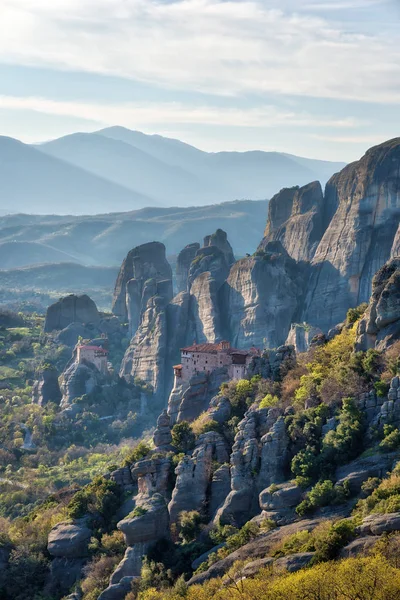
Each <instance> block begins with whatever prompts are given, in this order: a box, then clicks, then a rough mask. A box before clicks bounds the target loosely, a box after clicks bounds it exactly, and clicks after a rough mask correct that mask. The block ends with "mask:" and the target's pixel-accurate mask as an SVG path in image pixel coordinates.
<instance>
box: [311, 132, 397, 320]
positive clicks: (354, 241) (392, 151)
mask: <svg viewBox="0 0 400 600" xmlns="http://www.w3.org/2000/svg"><path fill="white" fill-rule="evenodd" d="M399 165H400V139H399V138H396V139H393V140H390V141H388V142H385V143H384V144H381V145H380V146H376V147H374V148H371V149H370V150H368V152H367V153H366V154H365V156H363V158H361V160H359V161H357V162H355V163H352V164H350V165H348V166H347V167H345V168H344V169H343V170H342V171H341V172H340V173H337V174H336V175H334V176H333V177H332V178H331V179H330V180H329V182H328V183H327V186H326V190H325V200H324V204H325V205H326V209H327V210H328V212H331V211H332V210H334V215H333V217H332V219H331V221H330V223H329V226H328V227H327V229H326V231H325V233H324V235H323V237H322V239H321V242H320V243H319V245H318V248H317V250H316V252H315V255H314V258H313V260H312V273H311V277H310V281H309V284H308V293H307V297H306V302H305V308H304V311H303V317H302V320H304V321H306V322H307V323H311V324H312V325H315V326H317V327H320V328H321V329H322V330H323V331H327V330H328V329H329V328H330V327H332V325H334V324H335V323H339V322H341V321H342V320H343V319H344V317H345V315H346V311H347V310H348V308H349V307H351V306H357V305H358V304H360V303H361V302H368V300H369V297H370V294H371V287H372V279H373V276H374V274H375V273H376V272H377V271H378V269H380V267H382V265H384V264H385V262H386V261H387V260H388V259H389V258H390V256H391V253H392V247H393V244H394V240H395V237H396V233H397V230H398V226H399V218H400V178H399ZM335 207H336V208H335ZM396 239H397V238H396Z"/></svg>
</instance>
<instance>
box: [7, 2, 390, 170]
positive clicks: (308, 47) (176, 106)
mask: <svg viewBox="0 0 400 600" xmlns="http://www.w3.org/2000/svg"><path fill="white" fill-rule="evenodd" d="M399 104H400V0H252V1H246V0H1V1H0V134H3V135H10V136H13V137H17V138H19V139H21V140H23V141H28V142H31V141H40V140H44V139H49V138H53V137H58V136H61V135H64V134H67V133H71V132H73V131H94V130H96V129H99V128H100V127H105V126H108V125H124V126H126V127H129V128H131V129H138V130H141V131H144V132H146V133H160V134H164V135H170V136H172V137H178V138H180V139H182V140H184V141H186V142H188V143H192V144H194V145H196V146H198V147H200V148H202V149H205V150H211V151H216V150H248V149H255V148H259V149H264V150H278V151H285V152H292V153H294V154H300V155H303V156H310V157H314V158H326V159H334V160H335V159H337V160H346V161H348V160H353V159H356V158H358V157H359V156H360V155H362V154H363V153H364V151H365V150H366V149H367V148H368V147H370V146H371V145H374V144H376V143H379V142H381V141H383V140H385V139H389V138H392V137H396V136H398V135H400V119H399Z"/></svg>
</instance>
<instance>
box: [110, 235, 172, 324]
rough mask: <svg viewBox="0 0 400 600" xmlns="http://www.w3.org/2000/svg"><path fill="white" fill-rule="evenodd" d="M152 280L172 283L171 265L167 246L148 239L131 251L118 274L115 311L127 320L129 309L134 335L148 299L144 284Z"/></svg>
mask: <svg viewBox="0 0 400 600" xmlns="http://www.w3.org/2000/svg"><path fill="white" fill-rule="evenodd" d="M149 279H155V280H156V282H159V281H162V280H169V281H171V282H172V270H171V266H170V265H169V263H168V261H167V259H166V257H165V246H164V244H161V243H160V242H149V243H148V244H142V245H141V246H137V247H136V248H133V250H131V251H130V252H128V254H127V256H126V258H125V259H124V261H123V263H122V266H121V269H120V272H119V274H118V278H117V282H116V284H115V290H114V298H113V306H112V311H113V313H114V314H115V315H117V316H119V317H122V318H123V319H124V320H125V321H126V320H127V319H128V311H129V314H130V316H131V319H132V325H131V332H132V335H133V334H134V333H135V325H136V326H137V325H138V324H139V318H138V316H139V317H140V314H141V313H142V312H143V310H145V308H146V304H147V302H146V301H143V300H142V295H143V292H144V290H145V288H146V286H145V283H146V282H147V281H148V280H149ZM131 280H134V282H131ZM129 282H131V283H129ZM128 283H129V285H128ZM171 297H172V283H171Z"/></svg>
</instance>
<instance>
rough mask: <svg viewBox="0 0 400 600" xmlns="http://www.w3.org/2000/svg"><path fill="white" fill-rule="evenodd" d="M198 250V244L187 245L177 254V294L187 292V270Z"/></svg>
mask: <svg viewBox="0 0 400 600" xmlns="http://www.w3.org/2000/svg"><path fill="white" fill-rule="evenodd" d="M199 249H200V244H199V243H197V242H196V243H194V244H189V245H188V246H185V247H184V248H183V250H181V251H180V252H179V254H178V258H177V261H176V286H177V288H178V292H187V291H188V277H189V269H190V265H191V264H192V261H193V260H194V258H195V256H196V252H197V251H198V250H199Z"/></svg>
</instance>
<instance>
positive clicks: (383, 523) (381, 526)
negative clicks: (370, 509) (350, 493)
mask: <svg viewBox="0 0 400 600" xmlns="http://www.w3.org/2000/svg"><path fill="white" fill-rule="evenodd" d="M393 531H400V513H398V512H397V513H389V514H387V515H380V514H376V515H369V516H368V517H365V519H363V522H362V524H361V525H360V526H359V527H358V528H357V532H358V533H359V534H360V535H362V536H368V535H382V533H392V532H393Z"/></svg>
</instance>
